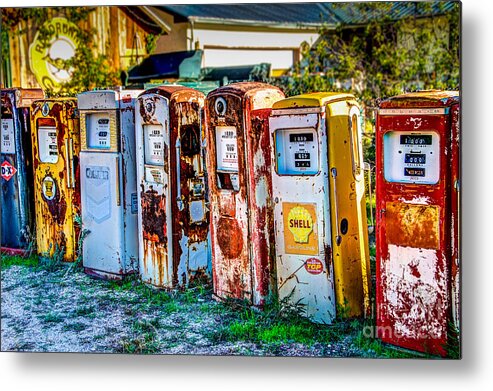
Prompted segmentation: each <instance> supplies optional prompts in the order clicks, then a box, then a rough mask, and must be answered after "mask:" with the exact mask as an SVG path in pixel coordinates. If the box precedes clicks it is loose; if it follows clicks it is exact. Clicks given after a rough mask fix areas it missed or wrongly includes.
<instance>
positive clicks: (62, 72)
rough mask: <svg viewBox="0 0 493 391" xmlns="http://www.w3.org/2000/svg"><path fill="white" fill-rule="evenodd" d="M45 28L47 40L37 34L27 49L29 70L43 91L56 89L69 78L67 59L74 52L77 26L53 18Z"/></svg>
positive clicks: (76, 45)
mask: <svg viewBox="0 0 493 391" xmlns="http://www.w3.org/2000/svg"><path fill="white" fill-rule="evenodd" d="M45 29H46V30H47V31H48V32H49V33H50V37H49V38H48V39H43V37H42V34H40V32H39V31H38V32H37V33H36V36H35V37H34V41H33V42H32V44H31V46H30V47H29V59H30V67H31V71H32V72H33V73H34V76H36V80H37V81H38V83H39V84H40V85H41V87H42V88H43V89H52V90H57V89H58V88H59V87H60V85H61V84H62V83H65V82H68V81H69V80H70V78H71V76H72V71H73V69H72V68H69V66H68V65H67V60H70V59H71V58H72V57H73V56H74V55H75V51H76V50H77V47H78V44H79V39H78V33H79V27H77V25H75V24H74V23H72V22H70V21H68V20H67V19H65V18H53V19H50V20H48V21H46V22H45V24H44V25H43V30H45Z"/></svg>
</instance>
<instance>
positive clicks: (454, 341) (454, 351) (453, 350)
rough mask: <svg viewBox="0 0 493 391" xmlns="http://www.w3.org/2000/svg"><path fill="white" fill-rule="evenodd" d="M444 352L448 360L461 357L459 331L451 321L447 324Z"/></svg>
mask: <svg viewBox="0 0 493 391" xmlns="http://www.w3.org/2000/svg"><path fill="white" fill-rule="evenodd" d="M445 351H446V352H447V357H449V358H454V359H460V358H461V356H462V354H461V349H460V330H459V329H458V328H457V327H456V326H455V324H454V323H453V322H452V321H449V322H448V330H447V344H446V345H445Z"/></svg>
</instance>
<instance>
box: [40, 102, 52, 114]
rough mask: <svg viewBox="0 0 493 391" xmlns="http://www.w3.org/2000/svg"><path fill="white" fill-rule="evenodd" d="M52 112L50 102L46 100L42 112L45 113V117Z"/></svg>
mask: <svg viewBox="0 0 493 391" xmlns="http://www.w3.org/2000/svg"><path fill="white" fill-rule="evenodd" d="M49 113H50V105H49V104H48V102H45V103H44V105H43V107H41V114H43V117H46V116H47V115H48V114H49Z"/></svg>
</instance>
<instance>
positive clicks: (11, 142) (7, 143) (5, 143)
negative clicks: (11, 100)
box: [1, 118, 15, 154]
mask: <svg viewBox="0 0 493 391" xmlns="http://www.w3.org/2000/svg"><path fill="white" fill-rule="evenodd" d="M1 130H2V149H1V151H2V153H8V154H14V153H15V138H14V120H13V119H11V118H2V129H1Z"/></svg>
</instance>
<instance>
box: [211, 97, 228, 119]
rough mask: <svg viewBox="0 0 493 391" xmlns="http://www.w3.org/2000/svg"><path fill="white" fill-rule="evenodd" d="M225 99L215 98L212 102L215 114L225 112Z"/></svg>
mask: <svg viewBox="0 0 493 391" xmlns="http://www.w3.org/2000/svg"><path fill="white" fill-rule="evenodd" d="M226 106H227V105H226V100H225V99H224V98H221V97H219V98H217V99H216V102H215V103H214V109H215V110H216V113H217V115H224V114H225V113H226Z"/></svg>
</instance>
